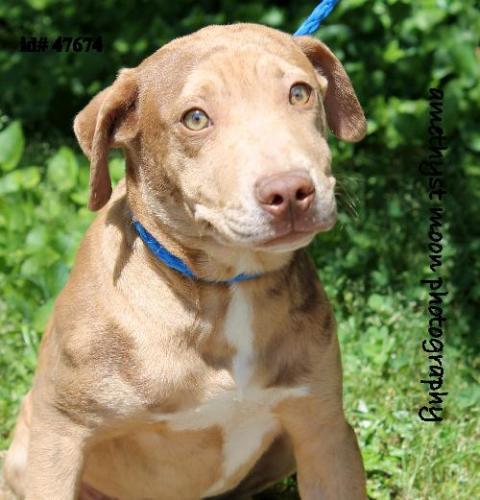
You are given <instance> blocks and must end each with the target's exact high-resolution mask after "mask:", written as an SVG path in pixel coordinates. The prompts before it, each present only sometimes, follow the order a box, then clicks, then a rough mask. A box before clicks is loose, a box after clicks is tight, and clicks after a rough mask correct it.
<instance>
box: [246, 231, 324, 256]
mask: <svg viewBox="0 0 480 500" xmlns="http://www.w3.org/2000/svg"><path fill="white" fill-rule="evenodd" d="M316 234H317V231H312V232H298V231H292V232H290V233H288V234H286V235H283V236H277V237H273V238H270V239H268V240H266V241H262V242H261V243H259V244H256V245H254V246H253V249H254V250H257V251H262V252H272V253H284V252H293V251H295V250H298V249H299V248H303V247H306V246H307V245H309V244H310V243H311V241H312V240H313V238H315V235H316Z"/></svg>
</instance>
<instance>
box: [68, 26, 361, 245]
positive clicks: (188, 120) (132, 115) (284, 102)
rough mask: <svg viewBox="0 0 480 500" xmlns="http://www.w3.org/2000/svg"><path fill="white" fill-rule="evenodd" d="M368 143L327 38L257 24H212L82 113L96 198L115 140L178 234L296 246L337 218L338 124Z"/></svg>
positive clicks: (130, 172)
mask: <svg viewBox="0 0 480 500" xmlns="http://www.w3.org/2000/svg"><path fill="white" fill-rule="evenodd" d="M328 127H329V128H330V129H331V130H332V131H333V133H334V134H335V135H336V136H337V137H338V138H340V139H344V140H347V141H358V140H360V139H362V138H363V136H364V134H365V118H364V115H363V112H362V109H361V107H360V104H359V102H358V100H357V98H356V96H355V92H354V90H353V88H352V85H351V83H350V80H349V78H348V76H347V74H346V73H345V70H344V69H343V67H342V65H341V63H340V62H339V61H338V59H337V58H336V57H335V56H334V54H333V53H332V52H331V51H330V50H329V49H328V48H327V47H326V46H325V45H324V44H323V43H321V42H320V41H318V40H316V39H313V38H310V37H292V36H289V35H287V34H284V33H281V32H279V31H276V30H273V29H270V28H266V27H262V26H257V25H249V24H238V25H232V26H212V27H208V28H205V29H202V30H200V31H198V32H197V33H194V34H192V35H190V36H187V37H183V38H179V39H177V40H174V41H173V42H171V43H169V44H167V45H166V46H164V47H163V48H161V49H160V50H158V51H157V52H156V53H154V54H153V55H152V56H150V57H149V58H147V59H145V60H144V61H143V62H142V63H141V64H140V65H139V66H138V67H136V68H133V69H126V70H122V71H121V72H120V73H119V76H118V78H117V79H116V81H115V82H114V83H113V84H112V85H111V86H110V87H108V88H107V89H105V90H104V91H103V92H101V93H100V94H98V95H97V96H96V97H95V98H94V99H93V100H92V101H91V102H90V103H89V104H88V105H87V107H86V108H85V109H84V110H83V111H82V112H81V113H80V114H79V115H78V116H77V117H76V119H75V124H74V129H75V133H76V135H77V138H78V140H79V142H80V145H81V147H82V149H83V151H84V152H85V154H86V155H87V156H88V157H89V158H90V161H91V177H90V180H91V183H90V184H91V185H90V188H91V193H90V201H89V206H90V208H92V209H93V210H97V209H99V208H101V207H102V206H103V205H105V203H106V202H107V201H108V199H109V197H110V193H111V186H110V178H109V174H108V166H107V158H108V150H109V148H112V147H122V148H123V149H124V151H125V154H126V156H127V191H128V200H129V204H130V206H131V209H132V211H133V212H134V213H136V212H135V210H140V211H142V210H143V212H144V213H147V212H148V214H149V216H153V217H156V218H158V220H159V221H160V222H161V223H162V224H164V225H166V226H167V227H168V228H169V229H170V230H171V231H173V232H174V233H175V234H178V235H179V236H185V237H188V238H198V240H199V241H200V240H203V241H211V242H215V244H216V245H218V244H220V245H224V246H229V247H232V246H233V247H244V248H245V247H248V248H250V249H257V250H261V251H290V250H293V249H295V248H299V247H301V246H304V245H306V244H307V243H308V242H310V240H311V239H312V238H313V236H314V235H315V234H316V233H317V232H319V231H323V230H327V229H329V228H331V227H332V226H333V224H334V222H335V218H336V205H335V196H334V186H335V179H334V177H333V176H332V173H331V169H330V161H331V157H330V151H329V148H328V145H327V140H326V135H327V128H328Z"/></svg>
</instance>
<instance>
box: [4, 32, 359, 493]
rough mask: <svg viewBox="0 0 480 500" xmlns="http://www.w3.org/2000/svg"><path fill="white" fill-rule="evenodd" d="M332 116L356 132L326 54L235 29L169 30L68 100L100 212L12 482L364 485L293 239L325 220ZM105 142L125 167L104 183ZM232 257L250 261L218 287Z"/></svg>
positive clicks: (298, 241)
mask: <svg viewBox="0 0 480 500" xmlns="http://www.w3.org/2000/svg"><path fill="white" fill-rule="evenodd" d="M327 124H328V126H329V127H330V128H331V129H332V130H333V132H334V133H335V135H337V137H339V138H341V139H345V140H349V141H356V140H359V139H361V138H362V137H363V136H364V134H365V118H364V116H363V112H362V110H361V107H360V105H359V103H358V101H357V98H356V97H355V93H354V91H353V89H352V86H351V83H350V81H349V79H348V77H347V75H346V73H345V71H344V69H343V67H342V65H341V64H340V62H339V61H338V60H337V58H336V57H335V56H334V55H333V54H332V53H331V52H330V50H329V49H328V48H327V47H326V46H325V45H323V44H322V43H321V42H319V41H317V40H315V39H312V38H308V37H300V38H293V37H291V36H289V35H286V34H283V33H281V32H279V31H276V30H273V29H269V28H265V27H262V26H256V25H249V24H238V25H233V26H214V27H209V28H205V29H202V30H201V31H199V32H197V33H194V34H193V35H190V36H187V37H184V38H180V39H177V40H174V41H173V42H171V43H169V44H168V45H166V46H165V47H163V48H162V49H160V50H159V51H157V52H156V53H155V54H153V55H152V56H151V57H149V58H147V59H146V60H145V61H143V62H142V63H141V64H140V65H139V66H138V67H136V68H133V69H126V70H122V71H121V72H120V74H119V76H118V78H117V79H116V81H115V82H114V83H113V85H111V86H110V87H109V88H107V89H106V90H104V91H103V92H101V93H100V94H98V95H97V96H96V97H95V98H94V99H93V100H92V101H91V102H90V104H89V105H88V106H87V107H86V108H85V109H84V110H83V111H82V112H81V113H80V114H79V115H78V116H77V118H76V119H75V125H74V128H75V133H76V135H77V138H78V140H79V142H80V145H81V147H82V149H83V151H84V152H85V154H86V155H87V156H88V157H89V158H90V161H91V197H90V207H91V208H92V209H93V210H98V209H101V208H102V207H103V208H102V210H101V211H100V212H99V215H98V217H97V219H96V220H95V222H94V223H93V224H92V226H91V227H90V229H89V230H88V232H87V234H86V236H85V239H84V241H83V243H82V245H81V247H80V250H79V252H78V256H77V261H76V264H75V267H74V269H73V270H72V273H71V275H70V278H69V280H68V283H67V284H66V286H65V288H64V290H63V291H62V293H61V294H60V296H59V298H58V300H57V302H56V304H55V310H54V313H53V316H52V318H51V320H50V322H49V324H48V326H47V330H46V332H45V335H44V337H43V340H42V345H41V348H40V355H39V366H38V370H37V373H36V376H35V381H34V384H33V388H32V390H31V391H30V393H29V394H28V395H27V397H26V398H25V401H24V403H23V407H22V411H21V415H20V417H19V420H18V423H17V427H16V430H15V435H14V440H13V443H12V446H11V448H10V450H9V452H8V456H7V459H6V464H5V475H6V479H7V481H8V483H9V484H10V485H11V487H12V489H13V490H14V491H15V492H16V493H17V495H18V496H20V497H26V498H27V499H29V500H69V499H74V498H78V497H80V498H109V497H114V498H120V499H145V498H148V499H161V500H170V499H171V500H194V499H200V498H205V497H211V496H221V497H222V498H224V497H225V498H239V497H242V498H244V497H245V496H249V495H251V494H252V493H254V492H256V491H258V490H261V489H263V488H265V487H266V486H268V485H269V484H271V483H272V482H274V481H277V480H279V479H281V478H282V477H284V476H285V475H286V474H288V473H290V472H292V471H293V470H295V468H296V470H297V473H298V484H299V491H300V495H301V497H302V498H303V499H305V500H319V499H345V500H355V499H361V498H365V485H364V474H363V468H362V462H361V457H360V453H359V450H358V447H357V443H356V439H355V435H354V433H353V431H352V429H351V428H350V426H349V425H348V424H347V423H346V421H345V418H344V414H343V409H342V375H341V365H340V355H339V348H338V342H337V337H336V334H335V326H334V319H333V315H332V311H331V307H330V305H329V304H328V301H327V298H326V297H325V294H324V292H323V289H322V287H321V285H320V283H319V281H318V279H317V276H316V271H315V268H314V267H313V265H312V263H311V262H310V260H309V258H308V257H307V255H306V253H305V251H304V250H301V248H302V247H304V246H305V245H307V244H308V243H309V242H310V241H311V240H312V238H313V237H314V235H315V234H316V233H317V232H319V231H323V230H327V229H329V228H331V227H332V226H333V224H334V222H335V214H336V209H335V197H334V185H335V180H334V178H333V176H332V174H331V170H330V152H329V148H328V146H327V141H326V134H327ZM111 147H121V148H123V150H124V152H125V156H126V164H127V167H126V181H125V182H123V183H121V184H120V185H119V186H118V188H117V189H116V190H115V192H114V195H113V196H112V198H111V199H110V195H111V186H110V179H109V174H108V167H107V157H108V150H109V148H111ZM109 199H110V201H109ZM133 219H136V220H137V221H139V222H141V224H142V225H143V226H144V227H145V228H146V229H147V230H148V231H149V232H150V233H151V234H152V235H153V236H154V237H155V239H156V240H157V241H159V242H161V243H162V244H163V245H164V246H165V247H166V248H167V249H168V250H169V251H170V252H171V253H173V254H174V255H175V256H177V257H179V258H181V259H182V260H183V261H184V262H185V263H186V264H187V265H188V266H189V267H190V269H191V270H192V271H193V272H194V273H195V274H196V275H197V276H198V277H199V278H200V279H192V278H189V277H186V276H184V275H182V274H181V273H179V272H177V271H176V270H173V269H170V268H169V267H168V266H167V265H166V264H165V263H163V262H161V261H160V260H158V259H157V258H156V257H155V256H154V255H153V254H152V252H151V251H150V250H149V249H148V248H147V246H146V245H145V244H144V243H143V242H142V240H141V239H140V238H139V237H138V235H137V233H136V231H135V229H134V227H133V225H132V220H133ZM239 273H250V274H258V276H257V277H256V278H254V279H250V280H247V281H242V282H239V283H235V284H228V283H211V281H212V280H226V279H228V278H232V277H233V276H236V275H238V274H239ZM100 492H101V493H100Z"/></svg>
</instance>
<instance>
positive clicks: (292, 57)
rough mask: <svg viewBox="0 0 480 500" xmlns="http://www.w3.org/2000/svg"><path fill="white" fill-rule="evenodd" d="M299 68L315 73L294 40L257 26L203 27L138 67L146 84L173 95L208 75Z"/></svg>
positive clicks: (186, 89)
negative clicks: (160, 88)
mask: <svg viewBox="0 0 480 500" xmlns="http://www.w3.org/2000/svg"><path fill="white" fill-rule="evenodd" d="M269 63H270V67H269V68H268V64H269ZM295 68H297V69H299V70H301V71H304V72H309V71H312V69H313V68H312V66H311V64H310V63H309V61H308V59H307V57H306V56H305V55H304V54H303V52H302V51H301V50H300V48H299V47H298V45H297V44H296V43H295V42H294V40H293V37H292V36H290V35H287V34H285V33H282V32H280V31H277V30H274V29H272V28H267V27H265V26H261V25H255V24H235V25H227V26H209V27H207V28H203V29H201V30H199V31H197V32H195V33H193V34H191V35H188V36H184V37H181V38H178V39H176V40H173V41H172V42H170V43H168V44H167V45H165V46H164V47H162V48H161V49H159V50H158V51H157V52H155V53H154V54H152V56H150V57H149V58H147V59H146V60H145V61H144V62H143V63H142V64H141V65H140V69H141V71H142V73H143V74H144V79H143V81H144V83H146V84H147V85H148V86H153V87H156V88H158V87H160V86H161V87H162V89H163V92H165V91H167V92H168V94H169V95H172V94H177V95H178V94H180V92H182V91H183V92H187V91H188V88H186V85H187V84H188V87H191V88H192V89H193V87H195V85H197V84H199V82H200V81H201V79H202V77H204V76H205V75H207V74H208V73H210V76H214V75H215V74H218V72H227V71H233V74H236V73H237V72H238V73H243V74H244V75H245V74H247V73H249V72H252V71H254V72H257V73H261V72H262V70H263V72H264V74H265V76H267V75H266V73H265V70H271V71H272V72H274V73H275V72H276V73H277V74H284V73H286V72H288V71H292V70H294V69H295ZM267 72H268V71H267ZM232 76H233V75H232ZM260 76H261V75H260ZM196 82H197V83H196Z"/></svg>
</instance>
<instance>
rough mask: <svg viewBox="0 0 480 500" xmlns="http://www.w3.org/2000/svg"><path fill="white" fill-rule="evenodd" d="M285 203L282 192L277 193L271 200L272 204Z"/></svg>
mask: <svg viewBox="0 0 480 500" xmlns="http://www.w3.org/2000/svg"><path fill="white" fill-rule="evenodd" d="M282 203H283V196H282V195H281V194H275V195H274V196H273V198H272V201H271V202H270V205H275V206H279V205H281V204H282Z"/></svg>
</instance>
